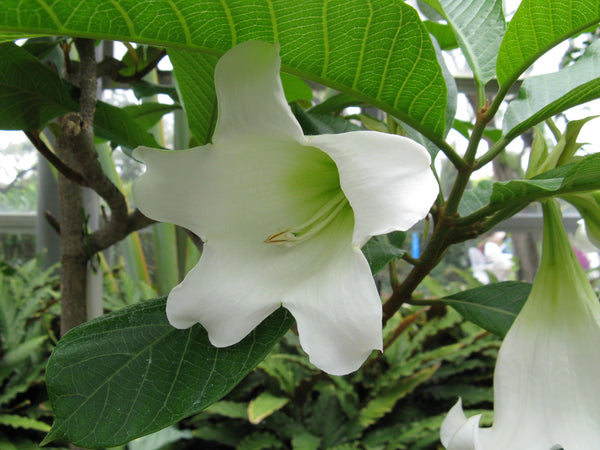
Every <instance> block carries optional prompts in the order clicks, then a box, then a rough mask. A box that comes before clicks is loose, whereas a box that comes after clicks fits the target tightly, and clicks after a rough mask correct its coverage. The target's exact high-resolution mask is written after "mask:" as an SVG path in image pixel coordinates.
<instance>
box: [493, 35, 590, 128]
mask: <svg viewBox="0 0 600 450" xmlns="http://www.w3.org/2000/svg"><path fill="white" fill-rule="evenodd" d="M598 97H600V41H596V42H594V43H593V44H592V45H590V46H589V47H588V48H587V50H586V52H585V53H584V54H583V56H582V57H581V58H580V59H579V60H577V61H576V62H575V63H573V64H572V65H570V66H567V67H565V68H563V69H561V70H559V71H558V72H555V73H549V74H546V75H538V76H534V77H530V78H527V79H526V80H525V81H524V82H523V85H522V86H521V89H520V90H519V98H518V99H516V100H514V101H512V102H511V103H510V104H509V105H508V108H507V110H506V114H505V116H504V122H503V124H502V126H503V129H504V133H505V134H506V135H507V138H509V139H511V138H513V137H516V136H518V135H520V134H521V133H523V132H524V131H526V130H528V129H529V128H531V127H532V126H534V125H535V124H537V123H538V122H541V121H542V120H544V119H547V118H549V117H552V116H554V115H556V114H558V113H560V112H562V111H565V110H566V109H568V108H571V107H572V106H576V105H579V104H581V103H585V102H587V101H590V100H593V99H596V98H598Z"/></svg>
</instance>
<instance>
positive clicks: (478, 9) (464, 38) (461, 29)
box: [425, 0, 506, 85]
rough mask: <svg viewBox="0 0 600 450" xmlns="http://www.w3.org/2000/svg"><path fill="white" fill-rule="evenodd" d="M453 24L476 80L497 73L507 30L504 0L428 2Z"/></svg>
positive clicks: (439, 0) (490, 76)
mask: <svg viewBox="0 0 600 450" xmlns="http://www.w3.org/2000/svg"><path fill="white" fill-rule="evenodd" d="M425 1H426V2H427V3H428V4H429V5H430V6H432V7H433V8H435V10H436V11H437V12H438V13H439V14H441V15H442V16H443V17H444V18H445V19H446V20H447V22H448V23H449V24H450V26H451V27H452V29H453V30H454V33H455V35H456V40H457V42H458V45H459V46H460V48H461V50H462V52H463V54H464V56H465V58H466V59H467V62H468V63H469V67H471V70H472V71H473V75H474V77H475V80H476V81H477V82H478V83H479V84H481V85H484V84H485V83H487V82H488V81H490V80H491V79H492V78H494V76H495V74H496V70H495V69H496V55H497V53H498V49H499V48H500V43H501V42H502V38H503V36H504V30H505V29H506V22H505V20H504V13H503V11H502V0H425Z"/></svg>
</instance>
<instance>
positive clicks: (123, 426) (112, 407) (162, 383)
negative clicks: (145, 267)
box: [44, 299, 293, 448]
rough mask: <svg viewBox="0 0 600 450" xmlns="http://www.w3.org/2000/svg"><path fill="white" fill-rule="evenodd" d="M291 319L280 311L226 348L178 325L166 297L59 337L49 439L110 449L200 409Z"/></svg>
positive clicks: (50, 383)
mask: <svg viewBox="0 0 600 450" xmlns="http://www.w3.org/2000/svg"><path fill="white" fill-rule="evenodd" d="M292 322H293V319H292V317H291V315H290V314H289V313H288V312H286V310H284V309H279V310H277V311H276V312H274V313H273V314H272V315H271V316H269V317H268V318H267V319H265V321H264V322H263V323H262V324H261V325H259V326H258V327H257V328H256V329H255V330H254V331H253V332H252V333H250V335H248V336H247V337H246V338H245V339H244V340H242V341H241V342H240V343H238V344H236V345H233V346H231V347H227V348H216V347H213V346H212V345H211V344H210V343H209V341H208V337H207V334H206V331H205V330H204V329H203V328H202V327H200V326H199V325H196V326H194V327H192V328H190V329H187V330H178V329H175V328H173V327H172V326H171V325H170V324H169V322H168V321H167V318H166V314H165V299H157V300H152V301H148V302H144V303H141V304H137V305H134V306H132V307H129V308H125V309H122V310H120V311H117V312H115V313H111V314H108V315H105V316H103V317H101V318H99V319H96V320H93V321H91V322H87V323H85V324H83V325H81V326H79V327H77V328H75V329H73V330H71V331H70V332H69V333H67V334H66V335H65V336H64V337H63V338H62V339H61V340H60V341H59V343H58V345H57V346H56V349H55V350H54V352H53V353H52V356H51V358H50V361H49V362H48V368H47V375H46V381H47V387H48V394H49V396H50V401H51V404H52V410H53V412H54V415H55V417H56V419H55V422H54V425H53V426H52V430H51V431H50V433H49V434H48V436H47V437H46V439H45V440H44V442H50V441H52V440H55V439H66V440H68V441H69V442H72V443H74V444H76V445H78V446H82V447H89V448H100V447H113V446H116V445H120V444H123V443H125V442H127V441H129V440H131V439H134V438H137V437H140V436H143V435H147V434H150V433H152V432H155V431H157V430H160V429H162V428H165V427H167V426H169V425H171V424H173V423H175V422H177V421H178V420H180V419H182V418H184V417H186V416H189V415H191V414H194V413H197V412H198V411H201V410H202V409H204V408H206V407H207V406H208V405H210V404H211V403H213V402H215V401H217V400H219V399H220V398H221V397H223V396H224V395H225V394H227V393H228V392H229V391H230V390H231V389H232V388H233V387H234V386H235V385H236V384H237V383H239V381H240V380H241V379H242V378H243V377H244V376H246V374H247V373H248V372H250V370H252V369H253V368H254V367H255V366H256V365H257V364H258V363H259V362H260V361H261V360H262V359H263V358H264V357H265V356H266V355H267V353H268V352H269V351H270V350H271V348H272V347H273V345H275V343H276V342H277V341H279V339H280V338H281V337H282V336H283V334H284V333H285V332H286V331H287V330H288V329H289V327H290V326H291V324H292Z"/></svg>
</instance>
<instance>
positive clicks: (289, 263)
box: [133, 41, 438, 375]
mask: <svg viewBox="0 0 600 450" xmlns="http://www.w3.org/2000/svg"><path fill="white" fill-rule="evenodd" d="M279 70H280V58H279V54H278V46H276V45H273V44H268V43H265V42H257V41H251V42H245V43H242V44H239V45H237V46H236V47H234V48H233V49H231V50H230V51H228V52H227V53H226V54H225V55H223V57H222V58H221V59H220V60H219V62H218V64H217V66H216V69H215V86H216V92H217V101H218V120H217V124H216V128H215V132H214V136H213V142H212V143H211V144H207V145H204V146H201V147H195V148H192V149H189V150H183V151H168V150H158V149H151V148H146V147H138V148H137V149H136V150H135V151H134V157H135V158H137V159H139V160H140V161H143V162H144V163H145V164H146V166H147V171H146V173H145V174H144V175H142V176H141V177H140V178H139V179H137V180H136V181H135V183H134V185H133V197H134V200H135V204H136V206H137V207H138V208H140V210H141V211H142V212H143V213H144V214H145V215H147V216H148V217H151V218H154V219H156V220H159V221H165V222H172V223H175V224H178V225H181V226H183V227H185V228H187V229H189V230H191V231H193V232H194V233H196V234H197V235H198V236H200V237H201V238H202V240H203V241H204V242H205V245H204V250H203V254H202V257H201V258H200V261H199V262H198V264H197V265H196V266H195V267H194V268H193V269H192V270H191V271H190V273H188V275H187V276H186V278H185V279H184V281H183V282H182V283H181V284H180V285H178V286H177V287H175V288H174V289H173V290H172V291H171V293H170V295H169V297H168V300H167V316H168V319H169V321H170V323H171V324H172V325H173V326H175V327H177V328H187V327H190V326H192V325H193V324H195V323H196V322H199V323H201V324H202V326H204V327H205V328H206V330H207V331H208V335H209V338H210V341H211V342H212V343H213V344H214V345H215V346H217V347H224V346H229V345H232V344H235V343H237V342H238V341H240V340H241V339H242V338H244V337H245V336H246V335H247V334H248V333H249V332H250V331H252V330H253V329H254V328H255V327H256V326H257V325H258V324H259V323H260V322H261V321H262V320H263V319H265V318H266V317H267V316H268V315H269V314H270V313H272V312H273V311H274V310H276V309H277V308H279V307H280V306H282V305H283V306H284V307H285V308H287V309H288V310H289V311H290V312H291V313H292V315H293V316H294V318H295V319H296V323H297V326H298V333H299V336H300V343H301V345H302V348H303V349H304V350H305V351H306V352H307V353H308V355H309V356H310V360H311V362H312V363H313V364H314V365H316V366H317V367H319V368H320V369H322V370H324V371H326V372H329V373H331V374H335V375H343V374H347V373H350V372H352V371H354V370H356V369H358V368H359V367H360V365H361V364H362V363H363V362H364V360H365V359H366V358H367V357H368V356H369V354H370V353H371V351H372V350H374V349H379V350H381V348H382V336H381V301H380V298H379V296H378V293H377V290H376V287H375V284H374V281H373V278H372V276H371V273H370V270H369V266H368V264H367V261H366V259H365V257H364V256H363V254H362V253H361V251H360V248H361V246H362V245H363V244H365V242H366V241H367V240H368V239H369V238H370V237H371V236H373V235H376V234H383V233H388V232H390V231H393V230H406V229H408V228H409V227H411V226H412V225H413V224H414V223H416V222H417V221H418V220H420V219H422V218H423V217H425V215H426V214H427V213H428V211H429V208H430V206H431V204H432V203H433V201H434V199H435V197H436V195H437V193H438V186H437V183H436V180H435V178H434V176H433V174H432V172H431V170H430V162H431V161H430V157H429V154H428V153H427V151H426V150H425V149H424V148H423V147H422V146H420V145H418V144H416V143H415V142H413V141H411V140H409V139H406V138H403V137H400V136H395V135H389V134H384V133H377V132H371V131H358V132H350V133H344V134H337V135H320V136H304V135H303V133H302V130H301V128H300V125H299V124H298V122H297V121H296V119H295V117H294V116H293V114H292V112H291V110H290V108H289V107H288V105H287V103H286V101H285V97H284V93H283V88H282V85H281V80H280V77H279Z"/></svg>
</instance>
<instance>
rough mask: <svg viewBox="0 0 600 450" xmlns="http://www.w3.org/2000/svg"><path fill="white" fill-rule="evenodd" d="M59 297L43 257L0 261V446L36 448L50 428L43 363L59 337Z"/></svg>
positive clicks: (55, 280)
mask: <svg viewBox="0 0 600 450" xmlns="http://www.w3.org/2000/svg"><path fill="white" fill-rule="evenodd" d="M57 300H58V276H57V274H56V267H51V268H49V269H47V270H43V269H42V266H41V258H34V259H31V260H30V261H28V262H26V263H24V264H22V265H20V266H18V267H12V266H10V265H8V264H6V263H4V262H0V331H1V347H0V353H1V358H0V411H1V412H0V448H3V449H5V448H6V449H10V448H19V449H21V448H28V446H29V444H31V447H32V448H37V442H39V439H40V437H41V436H43V433H45V432H47V431H49V430H50V425H49V424H48V423H47V421H48V419H49V418H50V417H51V412H50V411H49V410H48V409H47V406H46V405H45V403H46V401H47V395H46V392H45V388H44V368H45V366H46V362H47V360H48V357H49V355H50V352H51V351H52V349H53V347H54V344H55V343H56V341H57V338H56V335H55V332H54V323H53V322H54V320H55V319H56V318H57V317H58V312H59V311H58V308H59V305H58V304H57ZM9 438H10V441H9ZM27 438H31V439H33V440H32V441H29V440H28V439H27ZM34 443H35V444H34ZM33 445H35V446H36V447H33ZM15 446H16V447H15Z"/></svg>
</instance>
